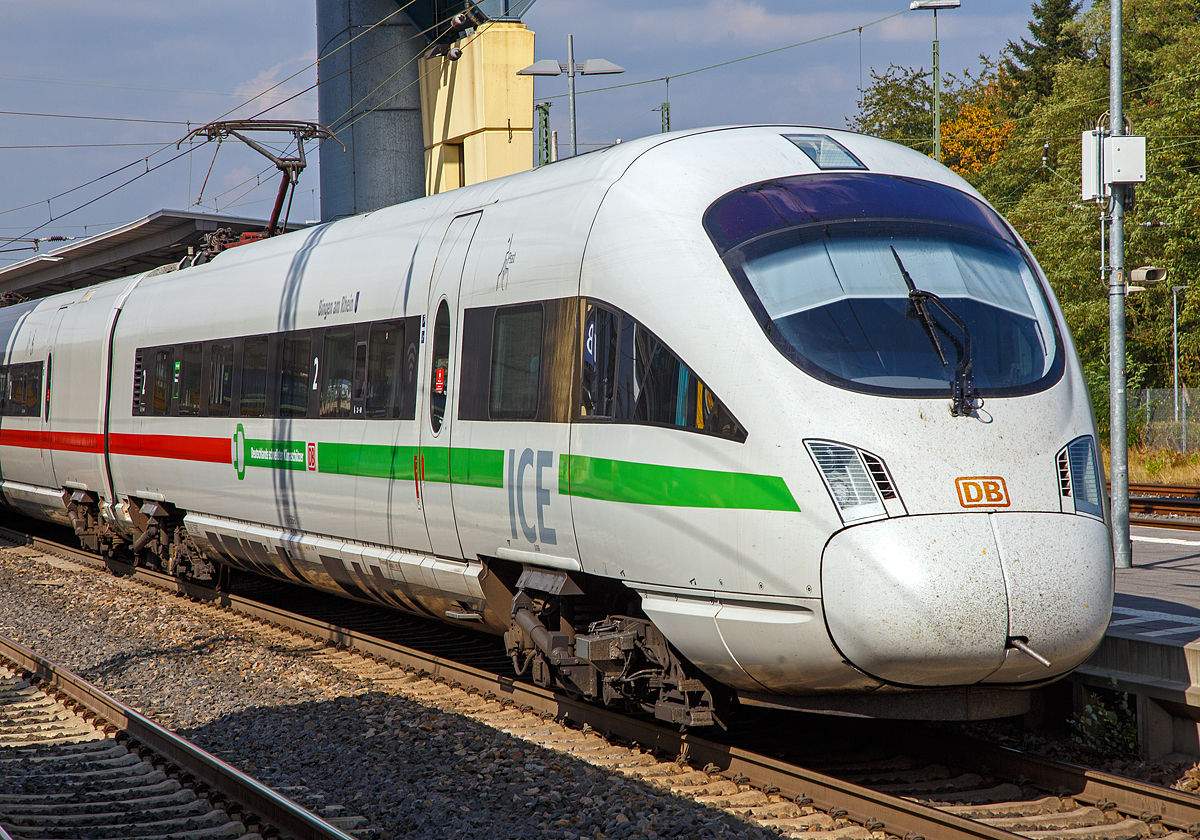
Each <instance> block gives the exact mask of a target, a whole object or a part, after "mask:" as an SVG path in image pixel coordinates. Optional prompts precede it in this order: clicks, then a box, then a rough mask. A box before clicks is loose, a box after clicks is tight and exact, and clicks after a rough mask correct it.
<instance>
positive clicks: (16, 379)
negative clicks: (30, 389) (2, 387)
mask: <svg viewBox="0 0 1200 840" xmlns="http://www.w3.org/2000/svg"><path fill="white" fill-rule="evenodd" d="M4 413H5V414H7V415H8V416H10V417H20V416H21V415H23V414H24V413H25V366H24V365H13V366H12V367H11V368H9V374H8V399H7V400H6V401H5V404H4Z"/></svg>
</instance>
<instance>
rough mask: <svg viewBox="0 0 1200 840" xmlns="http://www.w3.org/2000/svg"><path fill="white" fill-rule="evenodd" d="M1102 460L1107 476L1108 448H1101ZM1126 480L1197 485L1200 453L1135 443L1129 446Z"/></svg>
mask: <svg viewBox="0 0 1200 840" xmlns="http://www.w3.org/2000/svg"><path fill="white" fill-rule="evenodd" d="M1101 460H1102V461H1103V463H1104V474H1105V477H1106V478H1107V477H1108V464H1109V451H1108V447H1103V451H1102V453H1101ZM1129 480H1130V481H1133V482H1154V483H1157V484H1186V485H1195V486H1197V487H1200V452H1175V451H1174V450H1171V449H1150V448H1148V447H1144V446H1134V447H1130V449H1129Z"/></svg>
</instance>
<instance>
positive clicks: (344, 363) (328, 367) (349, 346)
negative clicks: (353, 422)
mask: <svg viewBox="0 0 1200 840" xmlns="http://www.w3.org/2000/svg"><path fill="white" fill-rule="evenodd" d="M321 365H322V367H323V368H324V370H323V371H322V373H321V376H322V377H323V378H324V380H325V387H324V388H322V389H321V416H322V417H349V416H350V396H351V392H352V384H353V377H354V327H341V328H338V329H331V330H326V331H325V348H324V350H323V351H322V353H321Z"/></svg>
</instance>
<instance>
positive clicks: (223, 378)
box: [208, 342, 233, 417]
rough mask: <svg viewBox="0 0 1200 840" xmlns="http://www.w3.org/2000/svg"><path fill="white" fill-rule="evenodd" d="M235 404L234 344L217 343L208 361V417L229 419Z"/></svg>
mask: <svg viewBox="0 0 1200 840" xmlns="http://www.w3.org/2000/svg"><path fill="white" fill-rule="evenodd" d="M232 404H233V343H232V342H217V343H214V344H213V346H212V352H211V354H210V355H209V360H208V416H209V417H228V416H229V407H230V406H231V405H232Z"/></svg>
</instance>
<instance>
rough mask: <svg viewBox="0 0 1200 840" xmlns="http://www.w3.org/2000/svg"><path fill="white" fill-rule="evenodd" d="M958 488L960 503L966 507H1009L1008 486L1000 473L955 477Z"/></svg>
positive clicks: (955, 484)
mask: <svg viewBox="0 0 1200 840" xmlns="http://www.w3.org/2000/svg"><path fill="white" fill-rule="evenodd" d="M954 486H955V487H956V488H957V489H958V503H959V504H960V505H962V506H963V507H965V508H973V507H1008V506H1009V505H1010V504H1011V502H1010V501H1009V498H1008V488H1007V487H1005V486H1004V479H1003V478H1001V477H1000V476H998V475H976V476H971V477H970V478H956V479H954Z"/></svg>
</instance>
